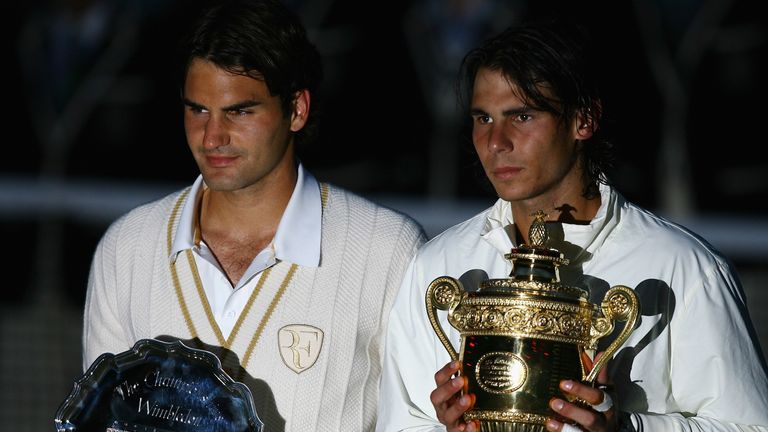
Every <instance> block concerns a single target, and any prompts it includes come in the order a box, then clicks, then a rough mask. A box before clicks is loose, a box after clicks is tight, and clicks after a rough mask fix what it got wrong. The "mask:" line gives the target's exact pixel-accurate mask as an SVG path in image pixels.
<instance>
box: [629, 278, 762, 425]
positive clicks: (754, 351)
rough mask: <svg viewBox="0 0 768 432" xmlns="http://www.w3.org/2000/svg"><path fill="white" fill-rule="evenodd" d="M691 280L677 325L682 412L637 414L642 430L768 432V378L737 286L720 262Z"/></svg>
mask: <svg viewBox="0 0 768 432" xmlns="http://www.w3.org/2000/svg"><path fill="white" fill-rule="evenodd" d="M690 279H691V278H686V283H688V286H687V287H686V290H685V291H684V293H685V297H684V298H681V299H677V301H676V302H677V307H676V309H677V310H676V311H675V316H674V317H673V320H672V330H673V333H672V334H673V337H672V339H671V343H672V359H671V360H672V363H671V374H670V377H671V383H670V388H671V392H672V394H673V397H674V401H675V402H676V404H677V409H675V411H676V412H677V413H679V414H666V415H661V414H633V417H634V419H633V423H636V429H637V430H638V431H644V432H655V431H663V432H667V431H669V432H675V431H691V430H696V431H706V432H721V431H722V432H725V431H729V432H737V431H739V432H746V431H750V432H758V431H760V432H768V378H767V377H766V370H765V367H764V364H763V362H762V359H761V357H760V354H759V353H758V350H760V347H759V343H758V342H756V339H755V338H754V337H753V336H754V332H753V331H752V329H751V326H750V324H749V315H748V313H747V309H746V306H745V303H744V299H743V293H742V290H741V288H740V285H739V282H738V280H736V279H735V277H734V276H733V273H732V272H731V270H730V269H729V268H728V267H727V266H726V265H724V264H722V263H721V264H720V266H716V267H715V268H714V269H713V270H712V271H711V272H710V274H705V275H698V274H697V275H695V276H694V277H693V278H692V279H694V280H693V281H691V280H690ZM691 282H694V283H691Z"/></svg>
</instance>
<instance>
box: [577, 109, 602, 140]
mask: <svg viewBox="0 0 768 432" xmlns="http://www.w3.org/2000/svg"><path fill="white" fill-rule="evenodd" d="M574 128H575V129H574V137H575V138H576V139H577V140H582V141H583V140H587V139H589V138H591V137H592V135H593V134H594V133H595V131H597V128H598V116H596V115H595V113H594V112H592V111H591V110H587V111H579V112H578V114H576V119H575V124H574Z"/></svg>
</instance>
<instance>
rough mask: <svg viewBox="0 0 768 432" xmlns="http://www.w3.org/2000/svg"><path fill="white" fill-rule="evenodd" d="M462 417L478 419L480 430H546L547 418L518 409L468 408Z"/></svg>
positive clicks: (532, 431) (542, 431)
mask: <svg viewBox="0 0 768 432" xmlns="http://www.w3.org/2000/svg"><path fill="white" fill-rule="evenodd" d="M464 419H465V420H467V421H469V420H480V432H546V430H547V428H546V427H545V426H544V423H545V422H546V420H547V418H546V417H545V416H543V415H540V414H533V413H529V412H523V411H518V410H510V411H492V410H470V411H467V412H466V413H464Z"/></svg>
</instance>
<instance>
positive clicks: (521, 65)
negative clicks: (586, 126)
mask: <svg viewBox="0 0 768 432" xmlns="http://www.w3.org/2000/svg"><path fill="white" fill-rule="evenodd" d="M589 42H590V40H589V35H588V33H587V32H586V31H585V29H583V28H580V27H578V26H575V25H572V24H568V23H564V22H559V21H553V20H549V21H536V22H529V23H525V24H522V25H520V26H516V27H509V28H507V29H506V30H504V31H503V32H501V33H500V34H498V35H496V36H494V37H492V38H491V39H488V40H486V41H485V42H484V43H483V44H482V45H481V46H479V47H477V48H475V49H473V50H471V51H470V52H469V53H467V55H466V56H465V57H464V59H463V61H462V63H461V68H460V72H459V79H458V82H457V92H458V96H459V102H460V103H461V104H462V105H463V106H468V103H469V102H470V101H471V99H472V90H473V88H474V84H475V77H476V76H477V72H478V70H480V69H481V68H486V69H490V70H494V71H500V72H501V73H503V74H504V76H505V77H506V78H507V79H508V80H509V81H510V83H514V84H515V85H516V86H517V87H518V89H519V91H520V92H521V93H522V94H520V95H519V96H520V97H521V99H523V100H524V101H525V102H526V103H527V104H528V105H529V106H531V107H532V108H535V109H538V110H542V111H546V112H549V113H552V114H553V115H555V116H556V117H558V118H559V119H560V121H561V122H562V124H564V125H567V124H569V123H570V122H571V120H573V118H574V117H575V116H577V115H578V114H582V115H584V117H585V118H586V119H587V121H588V122H589V123H590V124H591V126H592V128H593V131H594V133H593V135H592V137H591V138H590V139H588V140H584V141H582V143H583V145H582V154H581V156H582V162H583V164H584V168H585V169H584V173H585V179H584V191H583V194H584V196H585V197H587V198H592V197H596V196H599V193H600V192H599V183H607V182H608V181H607V178H606V175H605V171H606V169H608V168H610V167H611V165H612V163H613V153H612V146H611V144H610V142H609V141H608V140H607V138H606V136H605V132H604V130H605V128H604V127H602V125H601V126H600V127H598V124H600V123H601V120H602V116H603V103H602V101H601V97H600V92H599V87H598V84H597V72H596V70H594V69H593V68H594V67H595V64H596V63H595V61H594V59H593V58H591V57H590V56H591V53H590V52H589V50H588V47H589Z"/></svg>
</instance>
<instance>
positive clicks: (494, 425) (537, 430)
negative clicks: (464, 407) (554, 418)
mask: <svg viewBox="0 0 768 432" xmlns="http://www.w3.org/2000/svg"><path fill="white" fill-rule="evenodd" d="M546 430H547V428H546V427H545V426H544V425H541V424H532V423H512V422H506V421H482V422H480V432H546Z"/></svg>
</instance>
